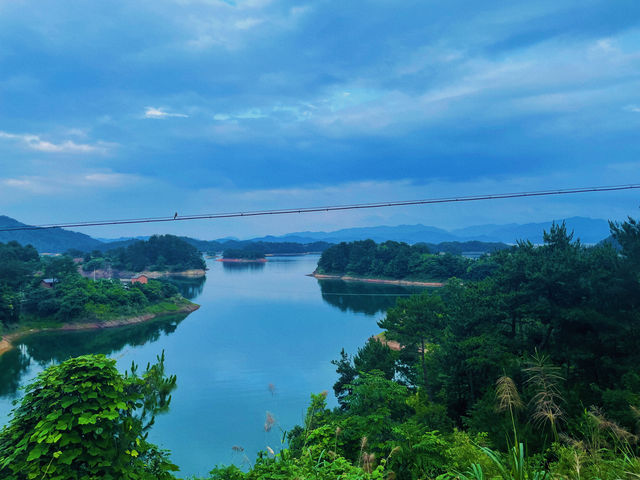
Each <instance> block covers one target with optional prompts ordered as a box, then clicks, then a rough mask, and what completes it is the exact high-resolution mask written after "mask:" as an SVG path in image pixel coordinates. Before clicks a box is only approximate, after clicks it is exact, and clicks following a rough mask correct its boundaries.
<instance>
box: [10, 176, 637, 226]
mask: <svg viewBox="0 0 640 480" xmlns="http://www.w3.org/2000/svg"><path fill="white" fill-rule="evenodd" d="M635 189H640V184H638V183H635V184H626V185H609V186H598V187H578V188H564V189H555V190H538V191H529V192H511V193H497V194H487V195H466V196H458V197H441V198H429V199H421V200H396V201H386V202H371V203H353V204H345V205H327V206H319V207H298V208H283V209H274V210H250V211H244V212H224V213H209V214H195V215H180V216H176V215H171V216H166V217H142V218H128V219H117V220H89V221H78V222H67V223H49V224H41V225H19V226H0V232H12V231H19V230H45V229H53V228H83V227H97V226H104V225H127V224H141V223H163V222H177V221H191V220H216V219H222V218H238V217H257V216H267V215H290V214H296V213H298V214H303V213H317V212H335V211H344V210H360V209H372V208H386V207H401V206H411V205H430V204H431V205H432V204H441V203H457V202H475V201H486V200H503V199H512V198H525V197H543V196H554V195H572V194H578V193H594V192H612V191H620V190H635Z"/></svg>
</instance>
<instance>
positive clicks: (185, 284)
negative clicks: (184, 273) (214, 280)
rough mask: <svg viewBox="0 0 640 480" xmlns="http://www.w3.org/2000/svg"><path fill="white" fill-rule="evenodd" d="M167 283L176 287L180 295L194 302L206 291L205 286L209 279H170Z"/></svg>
mask: <svg viewBox="0 0 640 480" xmlns="http://www.w3.org/2000/svg"><path fill="white" fill-rule="evenodd" d="M166 281H167V282H169V283H170V284H172V285H174V286H175V287H176V288H177V289H178V291H179V292H180V295H182V296H183V297H184V298H187V299H189V300H193V299H194V298H196V297H197V296H198V295H200V294H201V293H202V290H204V284H205V282H206V281H207V277H204V276H202V277H181V276H175V277H169V278H167V279H166Z"/></svg>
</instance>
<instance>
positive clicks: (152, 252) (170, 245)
mask: <svg viewBox="0 0 640 480" xmlns="http://www.w3.org/2000/svg"><path fill="white" fill-rule="evenodd" d="M71 253H74V254H78V255H80V256H82V257H83V258H84V265H83V268H84V270H85V271H91V270H94V269H103V268H108V267H110V268H113V269H116V270H127V271H132V272H141V271H143V270H150V271H172V272H180V271H184V270H204V269H205V268H206V264H205V261H204V259H203V258H202V254H201V253H200V251H199V250H198V249H197V248H196V247H194V246H193V245H191V244H189V243H188V242H186V241H185V240H184V239H182V238H180V237H176V236H175V235H153V236H152V237H150V238H149V240H137V241H135V242H133V243H131V244H130V245H127V246H123V247H118V248H114V249H112V250H107V251H104V252H101V251H98V250H94V251H93V252H91V253H87V254H82V252H71Z"/></svg>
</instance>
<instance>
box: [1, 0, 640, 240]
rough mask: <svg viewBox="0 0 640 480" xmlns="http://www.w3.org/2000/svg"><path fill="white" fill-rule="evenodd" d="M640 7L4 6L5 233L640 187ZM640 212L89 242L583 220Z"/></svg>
mask: <svg viewBox="0 0 640 480" xmlns="http://www.w3.org/2000/svg"><path fill="white" fill-rule="evenodd" d="M639 154H640V2H638V1H637V0H616V1H611V0H577V1H572V0H571V1H569V0H552V1H550V0H536V1H534V2H532V1H530V0H527V1H520V0H512V1H509V2H505V1H503V0H483V1H482V2H478V1H470V0H464V1H463V0H449V1H447V2H442V1H435V0H418V1H412V0H404V1H401V2H399V1H397V0H396V1H390V0H371V1H359V0H351V1H325V0H314V1H313V2H300V1H279V0H246V1H241V0H237V1H232V0H227V1H223V0H153V1H151V0H136V1H135V2H132V1H124V0H122V1H121V0H110V1H99V0H98V1H93V2H87V1H84V0H82V1H80V0H67V1H65V2H59V1H50V0H0V214H4V215H8V216H11V217H14V218H16V219H18V220H20V221H23V222H25V223H30V224H44V223H61V222H74V221H84V220H103V219H121V218H138V217H147V216H153V217H159V216H169V215H173V214H174V212H178V214H179V215H182V214H184V215H190V214H206V213H219V212H229V211H245V210H263V209H276V208H288V207H311V206H319V205H338V204H348V203H363V202H375V201H394V200H412V199H425V198H438V197H451V196H463V195H472V194H492V193H504V192H518V191H530V190H542V189H545V190H546V189H555V188H573V187H586V186H597V185H618V184H628V183H640V155H639ZM639 206H640V191H639V190H636V191H627V192H617V193H599V194H582V195H575V196H566V197H553V198H552V197H549V198H539V199H524V200H509V201H507V200H501V201H496V202H482V203H478V204H456V205H440V206H417V207H402V208H389V209H379V210H375V211H357V212H334V213H322V214H310V215H298V216H286V217H267V218H254V219H231V220H216V221H197V222H176V223H175V224H170V225H166V224H164V225H131V226H118V227H96V228H93V229H85V230H82V231H83V232H85V233H89V234H91V235H93V236H97V237H120V236H136V235H148V234H151V233H174V234H181V235H190V236H194V237H198V238H204V239H213V238H220V237H226V236H236V237H240V238H248V237H251V236H260V235H265V234H282V233H287V232H294V231H305V230H312V231H316V230H324V231H328V230H335V229H338V228H345V227H352V226H369V225H397V224H416V223H422V224H425V225H433V226H437V227H441V228H445V229H452V228H458V227H464V226H469V225H477V224H484V223H510V222H518V223H525V222H530V221H546V220H551V219H559V218H567V217H571V216H586V217H592V218H606V219H624V218H626V217H627V216H628V215H630V216H632V217H635V218H638V217H639V216H640V212H639V210H638V208H639Z"/></svg>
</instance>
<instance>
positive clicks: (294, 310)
mask: <svg viewBox="0 0 640 480" xmlns="http://www.w3.org/2000/svg"><path fill="white" fill-rule="evenodd" d="M317 260H318V257H317V256H315V255H313V256H312V255H309V256H301V257H271V258H269V261H268V262H267V263H260V264H228V263H221V262H215V261H209V262H208V266H209V268H210V270H209V271H208V272H207V279H206V281H205V282H204V283H203V282H202V281H198V280H193V279H192V280H187V279H181V280H175V283H176V285H177V286H178V288H179V289H180V290H181V292H182V293H183V294H184V295H186V296H188V297H191V298H193V300H194V301H195V302H196V303H199V304H200V305H201V308H200V309H199V310H197V311H196V312H193V313H192V314H190V315H189V316H187V317H184V316H172V317H163V318H160V319H157V320H154V321H151V322H148V323H145V324H138V325H131V326H127V327H120V328H113V329H105V330H95V331H83V332H59V333H43V334H38V335H32V336H30V337H26V338H24V339H22V340H21V342H20V344H19V345H18V348H16V349H14V350H13V351H11V352H8V353H7V354H5V355H4V356H2V357H0V423H5V422H6V421H7V418H8V414H9V411H10V410H11V401H12V400H13V399H15V398H18V397H19V396H20V395H21V391H20V390H19V387H20V386H21V385H24V384H26V383H28V382H29V381H30V380H32V379H33V378H34V377H35V375H37V373H38V372H40V371H42V370H43V369H44V368H46V367H47V366H48V365H51V364H53V363H57V362H61V361H64V360H65V359H67V358H70V357H72V356H77V355H82V354H86V353H104V354H106V355H109V356H110V357H112V358H115V359H117V361H118V367H119V368H120V369H121V370H125V369H127V368H129V367H130V365H131V362H136V363H138V364H140V365H141V367H144V366H145V365H146V364H147V362H152V361H154V360H155V358H156V355H158V354H160V353H161V352H162V351H163V350H164V351H165V355H166V368H167V370H166V371H167V372H168V373H171V374H176V375H177V377H178V388H177V390H176V391H175V392H174V394H173V400H172V403H171V409H170V411H169V413H167V414H165V415H163V416H160V417H158V418H157V420H156V424H155V425H154V427H153V429H152V431H151V434H150V440H151V441H152V442H155V443H157V444H159V445H160V446H162V447H163V448H167V449H169V450H171V451H172V459H173V461H174V463H176V464H178V465H179V466H180V467H181V472H180V474H181V475H182V476H188V475H192V474H198V475H204V474H206V473H207V472H208V471H209V469H211V467H213V466H214V465H216V464H223V463H224V464H227V463H231V462H234V463H236V464H238V465H242V464H243V462H244V461H245V459H244V455H245V454H246V456H247V457H248V458H249V459H250V460H251V461H253V459H254V457H255V454H256V452H257V451H259V450H264V449H265V448H266V447H267V446H270V447H271V448H273V449H274V450H276V451H277V450H278V449H279V448H280V447H281V439H282V432H283V431H286V430H288V429H290V428H292V427H293V426H294V425H296V424H299V423H301V422H302V420H303V418H304V413H305V411H306V408H307V405H308V403H309V402H308V400H309V395H310V393H312V392H313V393H318V392H321V391H324V390H327V391H329V397H328V398H329V403H330V405H335V398H334V397H333V390H332V386H333V383H334V382H335V380H336V373H335V367H334V366H333V365H331V363H330V361H331V360H333V359H336V358H338V356H339V354H340V350H341V349H342V348H343V347H344V348H345V349H346V350H347V352H349V353H351V354H352V353H355V351H356V350H357V348H358V347H360V346H362V345H363V344H364V342H365V341H366V339H367V338H368V337H370V336H371V335H374V334H376V333H378V332H379V331H380V329H379V328H378V326H377V324H376V322H377V320H379V319H380V318H381V317H382V316H383V315H384V311H385V310H386V309H388V308H389V307H390V306H392V305H393V304H394V302H395V300H396V298H397V297H398V296H399V295H407V294H409V293H413V292H415V291H417V290H416V289H408V288H406V287H400V286H395V285H390V286H388V285H371V284H357V283H345V282H341V281H321V282H319V281H318V280H316V279H315V278H312V277H308V276H306V274H308V273H310V272H312V271H313V270H314V268H315V266H316V263H317ZM267 412H270V413H271V414H272V415H273V416H274V417H275V419H276V422H277V423H276V425H275V426H274V427H273V428H272V429H271V430H270V431H269V432H266V431H265V429H264V424H265V418H266V414H267ZM233 446H241V447H242V448H243V449H244V453H238V452H234V451H233V450H232V447H233Z"/></svg>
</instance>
